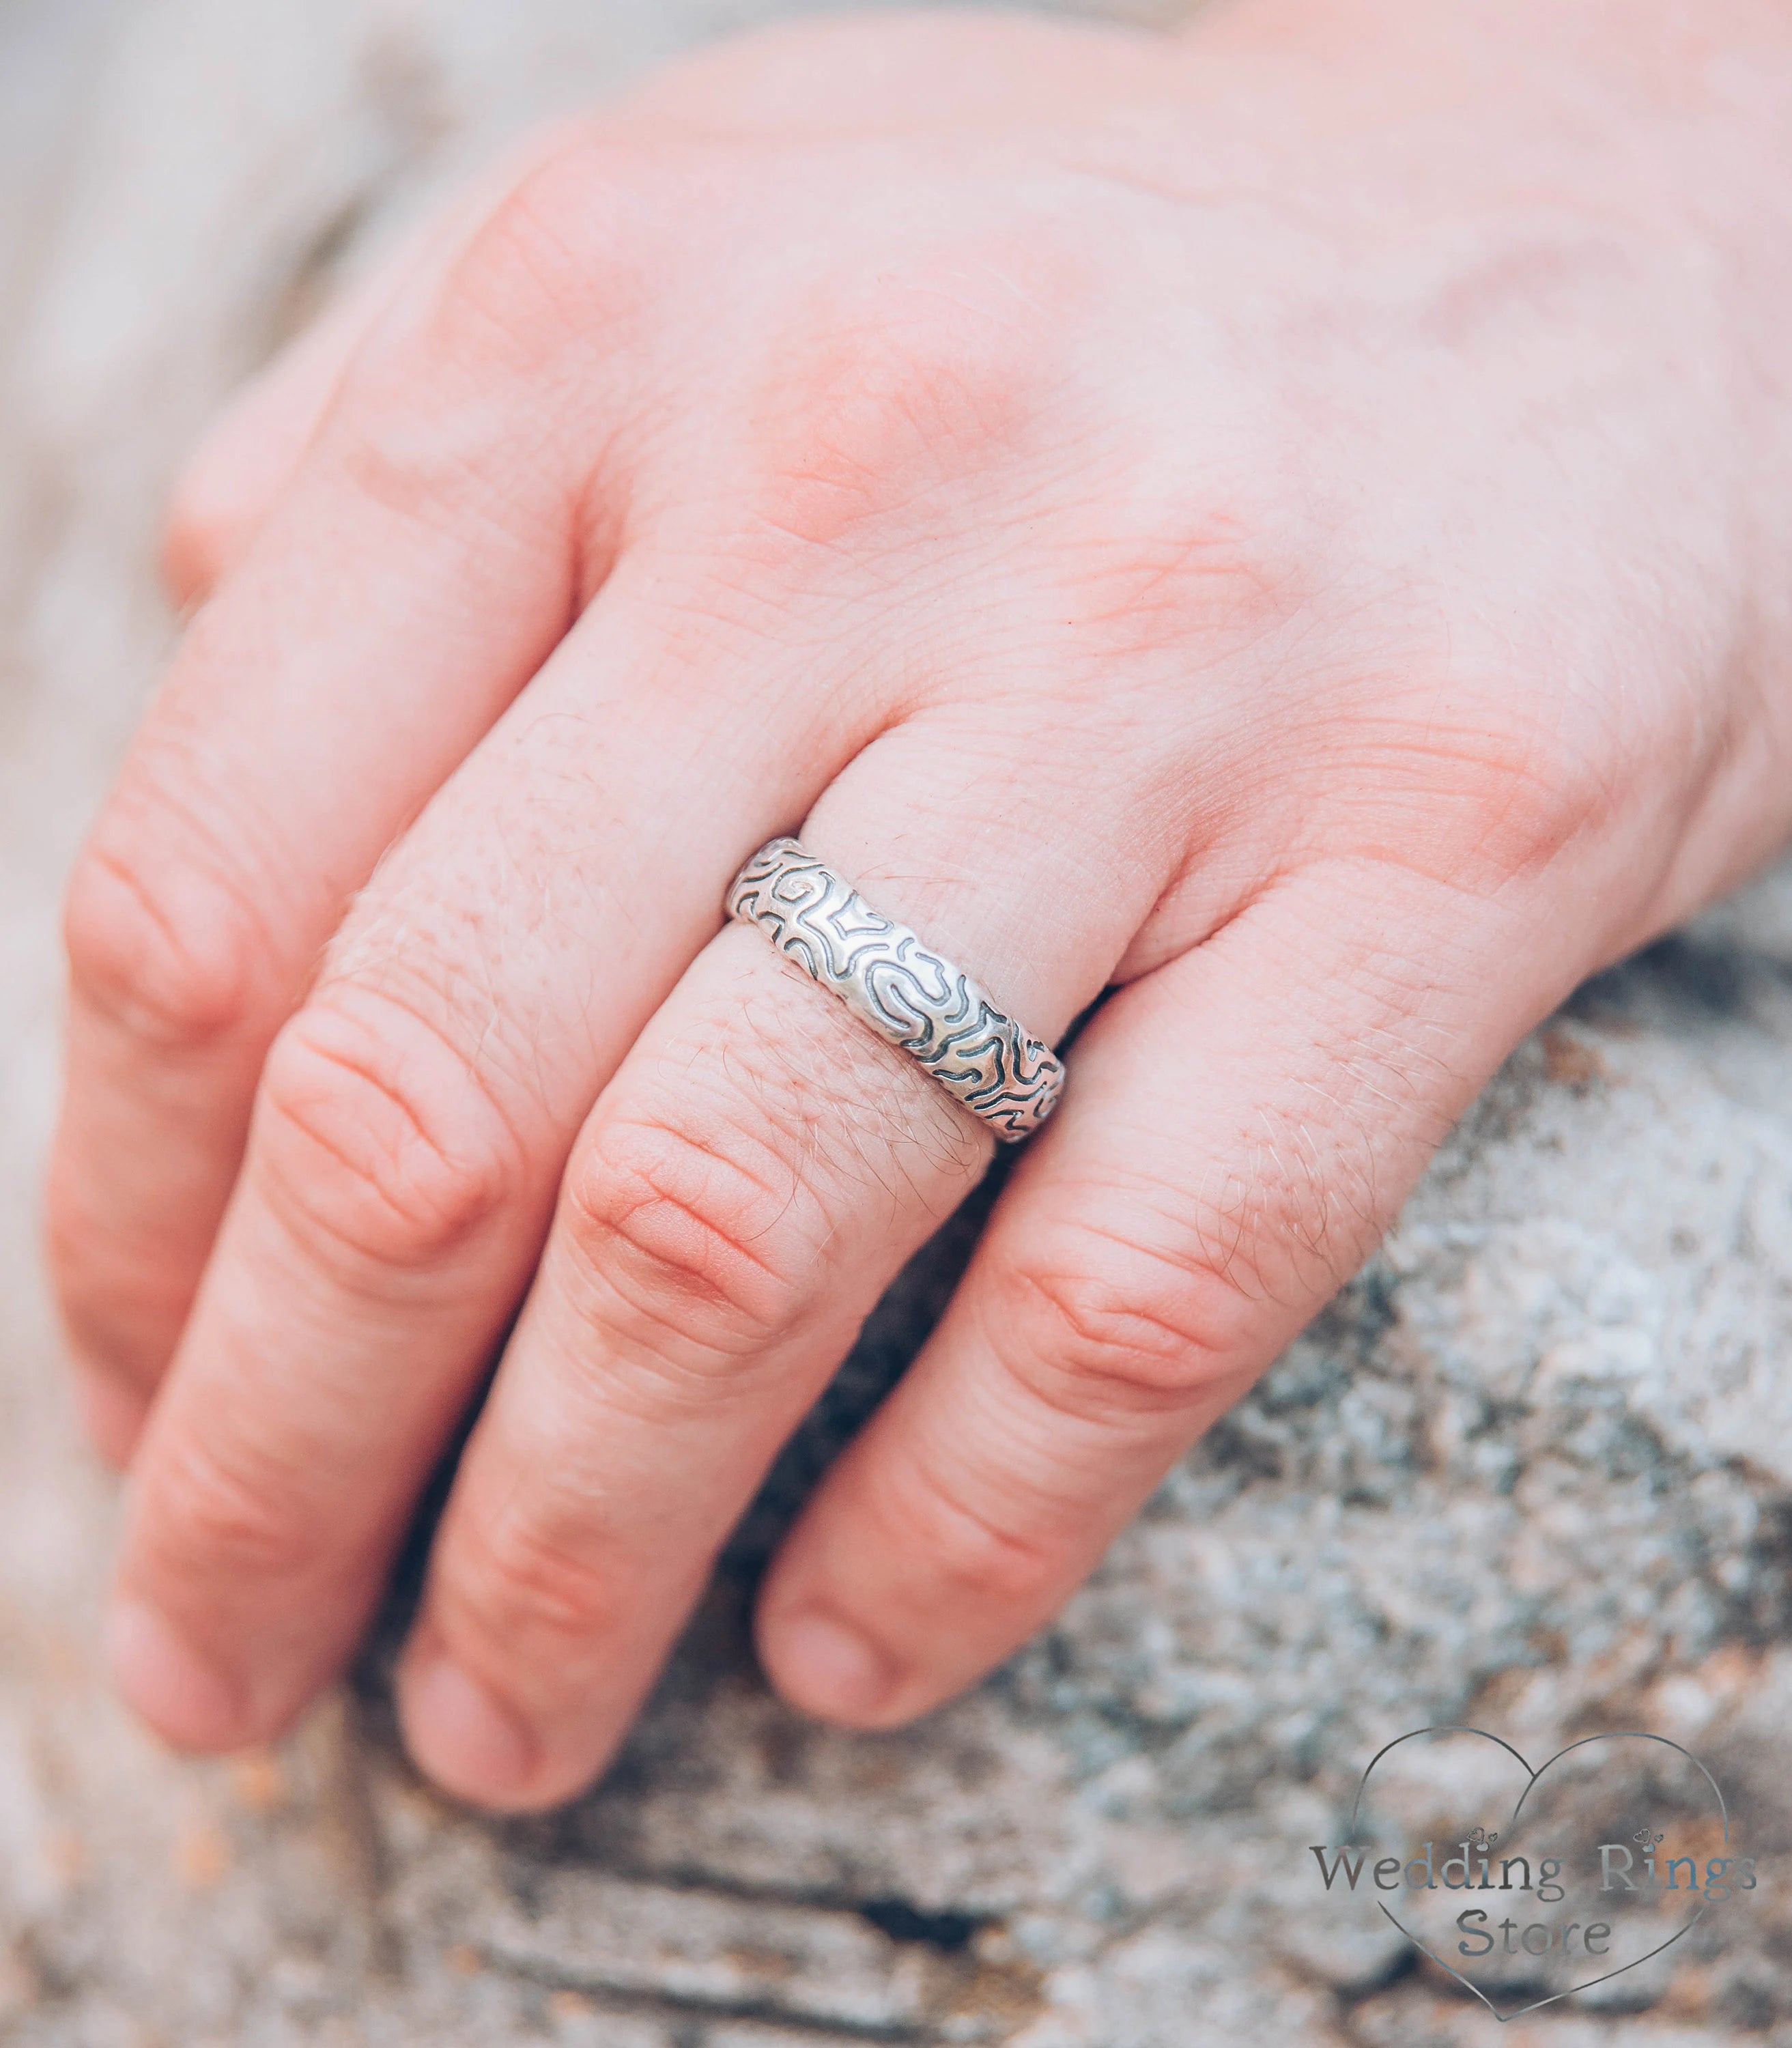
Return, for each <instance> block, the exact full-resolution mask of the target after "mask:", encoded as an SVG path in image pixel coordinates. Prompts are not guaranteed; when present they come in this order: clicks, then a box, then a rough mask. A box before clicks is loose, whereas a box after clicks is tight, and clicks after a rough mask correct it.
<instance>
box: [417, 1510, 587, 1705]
mask: <svg viewBox="0 0 1792 2048" xmlns="http://www.w3.org/2000/svg"><path fill="white" fill-rule="evenodd" d="M582 1539H586V1540H582ZM626 1577H627V1574H626V1573H623V1572H621V1571H619V1569H617V1567H616V1564H615V1558H614V1557H613V1555H612V1553H610V1552H609V1551H607V1550H603V1549H602V1548H599V1547H597V1546H593V1545H592V1544H591V1543H590V1542H589V1541H588V1532H584V1531H574V1530H571V1529H568V1528H563V1527H560V1526H557V1523H556V1522H554V1521H553V1519H550V1518H549V1516H547V1515H544V1513H543V1512H542V1511H541V1508H540V1507H539V1506H538V1505H537V1506H533V1507H531V1508H530V1510H529V1511H528V1512H526V1513H525V1512H519V1511H511V1512H510V1513H506V1514H503V1515H499V1516H497V1517H495V1518H494V1519H487V1520H484V1521H483V1522H479V1524H478V1525H477V1526H468V1527H467V1528H466V1529H465V1530H464V1532H463V1534H462V1535H461V1538H460V1542H459V1544H458V1545H457V1546H456V1551H455V1553H454V1554H453V1556H452V1559H451V1560H450V1561H448V1565H447V1566H446V1569H444V1573H443V1575H442V1579H441V1588H440V1596H439V1598H440V1606H441V1609H442V1611H443V1613H444V1619H445V1621H446V1623H447V1624H448V1627H449V1629H450V1631H451V1632H452V1634H454V1635H456V1636H463V1637H464V1636H465V1635H471V1636H472V1637H473V1638H474V1639H475V1640H476V1641H478V1642H480V1643H484V1644H486V1645H487V1646H489V1647H491V1649H492V1650H495V1652H497V1653H498V1654H500V1655H501V1656H502V1658H503V1661H504V1664H505V1666H506V1669H514V1661H515V1647H516V1645H518V1643H542V1642H544V1641H545V1642H546V1643H551V1644H555V1645H564V1646H565V1647H568V1648H572V1647H576V1646H578V1645H580V1644H592V1643H596V1642H597V1641H599V1640H600V1639H603V1638H606V1637H607V1636H609V1635H611V1633H612V1632H613V1631H615V1629H616V1628H617V1627H619V1625H620V1624H621V1622H622V1620H623V1615H624V1610H625V1600H624V1590H625V1583H626Z"/></svg>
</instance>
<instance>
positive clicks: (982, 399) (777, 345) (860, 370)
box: [755, 258, 1048, 547]
mask: <svg viewBox="0 0 1792 2048" xmlns="http://www.w3.org/2000/svg"><path fill="white" fill-rule="evenodd" d="M966 267H968V266H966V265H964V264H962V263H960V262H956V261H955V260H954V259H952V258H944V259H942V260H941V261H940V262H939V263H938V264H937V266H931V267H929V269H928V270H927V272H926V273H925V274H924V275H920V276H916V277H911V278H908V279H904V278H902V277H885V278H882V279H880V281H879V285H878V288H877V289H875V290H874V291H872V292H870V293H866V292H864V291H863V289H861V288H858V287H854V288H853V289H852V295H851V297H848V299H846V300H845V301H844V302H840V301H838V298H837V295H835V294H832V293H829V292H828V291H826V290H824V291H823V292H821V293H819V294H818V295H816V296H819V297H820V300H821V303H820V304H814V303H813V302H805V301H804V300H802V299H801V297H799V303H798V312H799V318H798V319H797V321H795V322H794V323H793V324H792V326H791V328H790V329H789V331H788V332H783V333H781V334H779V335H778V336H777V337H776V338H775V339H774V342H773V344H772V347H771V349H770V360H771V362H772V363H773V365H774V367H773V368H772V369H771V370H770V371H769V372H768V373H767V388H766V390H765V392H764V394H762V398H761V399H760V401H759V402H758V405H757V408H756V412H755V417H756V418H757V420H758V421H759V423H760V424H759V433H760V436H761V441H760V447H759V450H758V466H759V468H760V471H761V475H762V482H761V484H760V486H759V498H760V504H759V510H760V514H761V518H762V522H763V523H764V524H765V525H766V526H770V527H771V528H773V529H775V530H776V531H778V533H782V534H783V535H785V536H786V537H789V538H790V539H792V540H793V541H797V542H800V543H804V544H807V545H811V546H822V547H836V546H843V545H849V544H850V541H851V538H852V537H853V536H854V533H855V530H856V529H858V528H859V527H860V526H862V525H863V524H864V523H866V522H875V526H876V527H877V529H878V531H879V538H880V539H882V540H887V539H888V538H889V537H890V534H889V529H890V527H891V526H893V525H899V524H900V523H901V522H902V521H904V520H905V519H906V518H913V520H915V522H917V526H919V527H921V528H922V529H925V530H932V528H933V525H934V524H935V522H937V518H938V517H939V514H940V509H941V503H942V501H943V500H944V501H946V502H950V501H951V500H952V498H955V497H956V496H959V495H962V494H963V492H964V487H965V486H966V483H967V482H968V479H972V478H973V477H975V476H976V475H978V474H979V473H980V472H982V471H984V470H986V469H987V468H989V467H992V466H995V465H998V464H1001V463H1002V462H1003V460H1004V459H1005V458H1007V457H1010V456H1014V455H1015V454H1017V453H1018V451H1020V450H1021V449H1022V448H1023V447H1024V446H1025V444H1026V441H1027V438H1028V431H1029V429H1030V426H1031V425H1032V423H1033V422H1034V421H1035V420H1036V419H1037V418H1038V415H1039V413H1040V411H1041V407H1042V405H1043V390H1042V387H1043V386H1044V384H1045V382H1046V378H1047V375H1048V369H1047V364H1046V362H1045V359H1044V352H1043V351H1042V349H1041V343H1040V341H1039V339H1038V336H1037V334H1036V332H1034V331H1033V330H1032V329H1030V328H1023V327H1022V325H1021V324H1020V323H1019V322H1018V320H1016V318H1015V317H1014V313H1013V312H1012V310H1011V308H1003V307H1001V306H999V304H998V303H997V300H996V295H995V294H993V293H988V292H987V291H985V292H983V293H977V292H976V291H974V290H972V289H968V288H965V287H964V285H963V281H962V280H961V279H960V278H959V277H957V276H956V272H957V271H958V270H960V269H961V268H966Z"/></svg>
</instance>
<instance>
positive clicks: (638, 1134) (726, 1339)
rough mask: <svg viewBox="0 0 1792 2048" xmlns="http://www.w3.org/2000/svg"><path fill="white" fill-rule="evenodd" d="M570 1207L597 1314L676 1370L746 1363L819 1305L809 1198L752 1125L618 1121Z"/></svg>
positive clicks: (571, 1239)
mask: <svg viewBox="0 0 1792 2048" xmlns="http://www.w3.org/2000/svg"><path fill="white" fill-rule="evenodd" d="M564 1204H565V1223H566V1228H567V1236H568V1243H569V1246H570V1248H571V1250H572V1253H573V1255H574V1258H575V1260H576V1266H577V1269H578V1272H579V1274H580V1289H579V1293H580V1297H581V1300H582V1305H583V1306H584V1309H585V1310H586V1313H587V1314H588V1317H589V1319H590V1320H592V1321H595V1322H597V1323H599V1324H603V1325H612V1326H613V1325H615V1324H617V1323H618V1322H619V1321H620V1322H621V1323H623V1325H626V1326H628V1327H629V1328H630V1330H631V1332H632V1333H633V1334H635V1335H637V1336H640V1335H645V1336H646V1338H647V1340H648V1341H649V1343H650V1345H652V1346H653V1347H654V1348H655V1349H656V1350H657V1351H659V1352H661V1353H662V1354H666V1355H668V1356H669V1359H670V1357H672V1356H675V1357H676V1359H677V1361H678V1362H680V1363H685V1364H688V1365H696V1366H698V1367H704V1366H714V1365H716V1364H726V1363H729V1362H731V1361H738V1360H743V1359H745V1358H747V1357H748V1356H751V1355H752V1354H754V1353H755V1352H759V1351H762V1350H763V1349H764V1348H766V1346H767V1345H769V1344H771V1343H772V1342H773V1341H774V1340H775V1339H777V1338H778V1337H779V1336H782V1335H784V1334H785V1333H787V1332H789V1331H790V1330H791V1329H792V1328H793V1327H795V1326H797V1325H800V1324H801V1322H802V1321H804V1319H805V1317H806V1315H807V1314H808V1313H809V1311H810V1310H811V1309H812V1307H813V1301H814V1290H813V1283H812V1276H813V1273H814V1271H815V1270H816V1266H818V1264H819V1261H818V1260H817V1259H816V1258H815V1256H814V1250H815V1247H813V1244H812V1243H807V1242H805V1237H806V1235H807V1233H806V1232H805V1228H804V1222H805V1212H806V1209H807V1207H808V1203H807V1200H806V1198H805V1197H804V1195H803V1193H802V1192H801V1189H800V1187H799V1185H797V1177H796V1176H795V1175H793V1174H792V1173H791V1172H790V1171H789V1168H788V1167H787V1166H785V1163H784V1162H782V1160H780V1159H779V1158H778V1156H777V1154H776V1150H775V1149H774V1146H773V1145H772V1144H771V1143H770V1142H768V1140H767V1138H766V1136H765V1135H763V1134H761V1135H757V1136H755V1135H754V1133H753V1132H752V1131H751V1130H749V1129H748V1128H747V1127H746V1123H745V1122H744V1120H743V1119H739V1118H726V1117H723V1116H719V1115H718V1116H712V1117H709V1118H706V1119H700V1120H688V1119H686V1118H685V1117H684V1116H679V1115H664V1116H661V1117H660V1118H658V1119H655V1120H654V1121H651V1122H633V1121H623V1120H621V1119H617V1120H615V1121H611V1122H609V1123H607V1124H606V1125H605V1127H604V1129H603V1133H602V1135H601V1138H600V1139H599V1142H597V1143H595V1145H593V1146H591V1147H590V1148H589V1149H588V1151H587V1153H586V1154H585V1156H584V1158H583V1159H582V1160H581V1161H580V1162H579V1163H578V1165H577V1166H576V1169H575V1170H574V1172H573V1173H572V1175H571V1176H570V1177H569V1178H568V1183H567V1188H566V1192H565V1196H564Z"/></svg>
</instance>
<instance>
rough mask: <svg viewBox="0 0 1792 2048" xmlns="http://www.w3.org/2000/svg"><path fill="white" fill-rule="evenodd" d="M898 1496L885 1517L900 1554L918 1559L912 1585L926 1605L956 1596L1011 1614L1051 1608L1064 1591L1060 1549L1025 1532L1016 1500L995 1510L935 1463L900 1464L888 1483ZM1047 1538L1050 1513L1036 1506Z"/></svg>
mask: <svg viewBox="0 0 1792 2048" xmlns="http://www.w3.org/2000/svg"><path fill="white" fill-rule="evenodd" d="M890 1484H893V1485H894V1487H895V1488H896V1489H897V1491H896V1495H895V1499H894V1501H893V1503H891V1504H890V1507H889V1509H888V1511H887V1514H888V1521H889V1522H890V1526H891V1527H892V1528H893V1530H894V1532H895V1543H896V1546H897V1548H898V1554H902V1555H907V1556H911V1557H914V1558H916V1559H917V1560H921V1561H924V1565H925V1570H924V1572H923V1573H917V1579H919V1580H920V1581H921V1582H922V1583H924V1584H925V1585H926V1587H927V1588H928V1597H929V1600H936V1599H938V1600H946V1601H950V1600H952V1599H954V1598H955V1597H959V1596H962V1597H963V1598H964V1600H966V1601H967V1602H968V1603H969V1604H971V1606H972V1608H973V1610H974V1609H975V1608H976V1607H977V1606H980V1605H982V1604H985V1603H989V1602H994V1603H996V1604H999V1605H1001V1606H1003V1607H1004V1608H1008V1609H1010V1610H1012V1611H1014V1612H1026V1611H1029V1610H1034V1611H1037V1610H1039V1609H1041V1608H1046V1607H1049V1606H1050V1605H1051V1604H1053V1602H1054V1601H1055V1599H1056V1597H1057V1594H1058V1593H1059V1592H1061V1589H1062V1584H1063V1579H1064V1573H1065V1566H1064V1558H1063V1554H1062V1550H1061V1543H1060V1542H1059V1541H1057V1540H1056V1539H1055V1538H1054V1537H1053V1534H1050V1533H1041V1531H1040V1530H1036V1529H1034V1528H1033V1527H1031V1526H1027V1520H1026V1503H1024V1502H1023V1501H1022V1500H1021V1499H1018V1498H1013V1499H1010V1500H1009V1501H1008V1502H1007V1503H1006V1510H1005V1511H998V1509H997V1507H996V1506H995V1499H994V1497H993V1496H991V1497H990V1498H988V1499H984V1498H983V1497H982V1495H980V1493H979V1490H978V1489H976V1488H975V1486H974V1485H972V1484H966V1485H964V1486H962V1487H954V1486H952V1485H951V1484H949V1483H948V1480H947V1478H946V1476H945V1474H944V1472H941V1470H940V1469H939V1468H938V1467H937V1465H935V1464H928V1463H925V1462H923V1461H921V1460H918V1459H913V1458H911V1459H908V1460H904V1461H903V1463H902V1466H901V1467H900V1468H899V1471H898V1474H897V1475H895V1476H893V1477H892V1479H891V1480H890ZM1038 1507H1039V1509H1040V1511H1041V1516H1042V1518H1043V1519H1045V1522H1046V1527H1047V1530H1048V1532H1049V1529H1050V1527H1051V1526H1052V1524H1051V1520H1050V1512H1049V1507H1046V1505H1045V1503H1038Z"/></svg>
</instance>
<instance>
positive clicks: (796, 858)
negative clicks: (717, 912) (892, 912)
mask: <svg viewBox="0 0 1792 2048" xmlns="http://www.w3.org/2000/svg"><path fill="white" fill-rule="evenodd" d="M727 913H728V915H729V916H730V917H734V918H736V919H738V920H739V921H740V922H741V923H742V924H743V925H754V926H756V927H757V928H758V930H760V931H761V932H762V933H764V934H765V936H766V937H767V938H768V939H770V941H771V942H772V944H774V946H776V947H777V948H778V951H779V952H781V953H783V954H784V955H785V956H786V957H787V958H789V959H790V960H794V961H795V962H796V963H797V965H798V966H799V967H801V968H804V969H805V970H806V971H807V972H808V973H809V974H810V975H812V976H813V977H814V979H816V981H818V982H820V984H821V986H822V987H824V988H829V989H832V991H833V992H834V994H835V995H837V996H839V997H840V1000H841V1001H842V1002H843V1003H845V1004H846V1006H847V1007H848V1009H849V1010H851V1012H852V1014H854V1015H855V1017H858V1018H861V1019H862V1020H863V1022H865V1023H867V1024H869V1025H870V1026H871V1029H872V1030H874V1031H875V1032H876V1033H878V1034H879V1036H880V1037H881V1038H887V1039H888V1040H889V1041H890V1044H891V1045H898V1046H900V1047H901V1048H902V1050H903V1051H904V1052H905V1053H908V1054H909V1055H910V1057H911V1058H913V1059H915V1060H917V1061H919V1062H920V1063H921V1065H922V1066H924V1067H925V1069H927V1071H928V1072H929V1073H930V1074H931V1075H932V1076H933V1078H934V1080H937V1082H938V1083H939V1084H940V1085H941V1088H944V1089H945V1091H946V1092H947V1093H948V1095H951V1096H955V1097H956V1099H957V1100H959V1101H960V1102H961V1103H963V1104H964V1107H966V1108H967V1109H968V1110H969V1111H971V1112H972V1115H976V1116H979V1117H981V1118H982V1119H983V1122H984V1123H987V1125H988V1126H989V1127H990V1128H991V1130H992V1131H994V1132H995V1135H996V1136H997V1137H998V1138H1001V1139H1003V1141H1004V1142H1006V1143H1007V1144H1010V1145H1017V1144H1018V1143H1019V1142H1020V1141H1021V1139H1022V1138H1026V1137H1029V1136H1030V1135H1031V1134H1032V1133H1033V1132H1034V1131H1037V1130H1038V1128H1039V1127H1040V1125H1041V1123H1044V1122H1045V1119H1046V1118H1047V1117H1048V1116H1049V1115H1051V1113H1052V1111H1053V1110H1054V1109H1055V1108H1056V1107H1057V1102H1058V1098H1059V1096H1061V1094H1062V1093H1063V1092H1064V1063H1063V1061H1061V1060H1060V1059H1059V1058H1058V1057H1057V1053H1054V1052H1053V1050H1052V1049H1051V1047H1050V1046H1049V1045H1047V1044H1045V1041H1044V1040H1043V1039H1040V1038H1034V1036H1033V1034H1031V1033H1030V1031H1026V1030H1022V1027H1021V1026H1019V1025H1018V1024H1017V1023H1016V1022H1014V1018H1012V1017H1009V1016H1007V1015H1005V1014H1003V1011H1001V1010H998V1009H997V1008H996V1007H995V1004H994V1003H991V1001H990V999H989V998H988V996H987V995H985V994H984V992H983V990H982V989H981V988H979V987H978V986H977V984H976V982H974V981H973V980H972V979H971V977H970V976H968V974H964V973H961V972H960V970H959V969H958V968H956V967H954V966H953V965H952V962H951V961H950V960H942V959H941V957H940V956H939V955H938V954H937V952H933V951H932V950H931V949H930V948H928V947H927V946H925V945H924V944H922V943H921V940H920V939H919V938H918V937H917V936H916V935H915V933H913V932H911V931H910V929H909V928H908V926H907V925H898V923H897V922H896V921H895V920H894V918H893V917H885V916H884V914H883V913H882V911H881V910H873V909H872V908H871V905H870V904H869V903H867V902H866V901H865V899H864V898H863V896H861V895H860V894H859V892H858V890H856V889H855V888H854V887H853V886H852V885H851V883H850V882H846V881H844V880H843V879H841V878H840V876H839V875H836V873H835V872H834V871H833V870H832V868H831V867H828V866H827V865H826V864H825V863H824V862H821V861H819V860H817V859H816V857H815V855H813V853H809V852H806V851H805V850H804V848H802V846H801V844H799V843H798V842H797V840H793V839H774V840H767V841H766V844H765V845H763V846H762V847H761V848H760V849H759V851H758V852H757V853H756V854H754V856H753V858H752V859H751V860H750V861H748V862H747V865H746V866H745V867H743V868H742V870H741V871H740V872H739V874H738V875H736V876H735V879H734V882H733V885H732V886H731V888H730V889H729V890H728V894H727Z"/></svg>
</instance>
